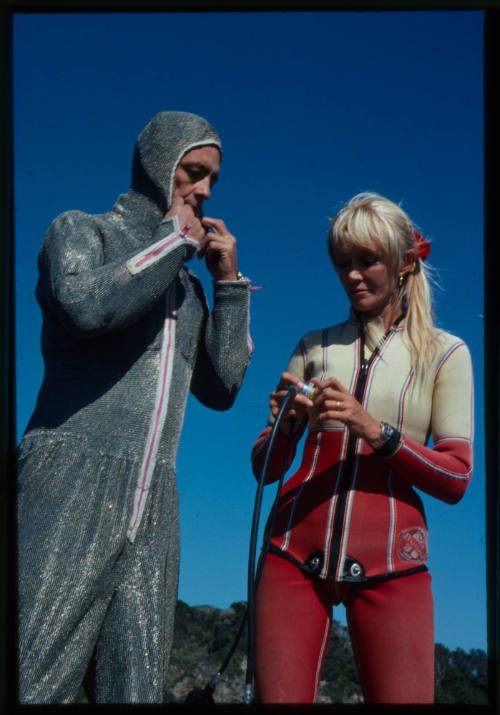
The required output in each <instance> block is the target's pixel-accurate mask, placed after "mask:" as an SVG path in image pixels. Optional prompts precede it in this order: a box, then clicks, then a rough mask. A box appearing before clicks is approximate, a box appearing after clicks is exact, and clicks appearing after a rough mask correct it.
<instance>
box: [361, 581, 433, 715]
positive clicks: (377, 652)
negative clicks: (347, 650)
mask: <svg viewBox="0 0 500 715" xmlns="http://www.w3.org/2000/svg"><path fill="white" fill-rule="evenodd" d="M433 610H434V609H433V598H432V591H431V577H430V574H429V573H428V572H426V571H423V572H418V573H416V574H412V575H410V576H402V577H400V578H395V579H391V580H389V581H385V582H382V583H380V584H378V585H377V586H376V587H373V588H364V589H356V590H354V589H353V591H352V595H351V598H350V599H349V601H348V603H347V622H348V625H349V633H350V636H351V643H352V647H353V651H354V657H355V660H356V666H357V669H358V675H359V679H360V683H361V687H362V690H363V695H364V698H365V702H370V703H432V702H433V699H434V616H433Z"/></svg>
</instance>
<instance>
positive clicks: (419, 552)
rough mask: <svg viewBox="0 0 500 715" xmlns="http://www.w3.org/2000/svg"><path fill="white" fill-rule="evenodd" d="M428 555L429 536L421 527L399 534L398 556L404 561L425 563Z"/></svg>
mask: <svg viewBox="0 0 500 715" xmlns="http://www.w3.org/2000/svg"><path fill="white" fill-rule="evenodd" d="M427 555H428V551H427V534H426V533H425V531H424V530H423V529H422V528H421V527H420V526H416V527H413V528H411V529H405V530H404V531H401V532H400V533H399V536H398V556H399V558H400V559H401V560H402V561H425V559H426V558H427Z"/></svg>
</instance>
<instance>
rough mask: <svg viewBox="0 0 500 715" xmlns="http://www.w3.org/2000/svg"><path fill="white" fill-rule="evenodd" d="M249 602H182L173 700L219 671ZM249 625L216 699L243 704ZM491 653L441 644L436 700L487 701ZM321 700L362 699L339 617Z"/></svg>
mask: <svg viewBox="0 0 500 715" xmlns="http://www.w3.org/2000/svg"><path fill="white" fill-rule="evenodd" d="M245 608H246V604H245V603H244V602H240V603H233V604H232V605H231V607H230V608H226V609H224V610H220V609H218V608H214V607H213V606H193V607H191V606H188V605H187V604H186V603H184V602H183V601H178V602H177V609H176V622H175V634H174V645H173V649H172V655H171V658H170V668H169V677H168V683H167V691H168V694H167V699H168V700H169V701H170V702H183V701H184V700H185V698H186V696H187V695H188V693H190V692H191V691H192V690H194V689H195V688H204V687H205V686H206V685H207V683H208V682H209V681H210V680H211V678H212V677H213V676H214V675H215V673H217V672H218V670H219V668H220V667H221V665H222V663H223V661H224V659H225V657H226V655H227V654H228V652H229V649H230V648H231V645H232V644H233V640H234V638H235V636H236V633H237V631H238V627H239V625H240V623H241V621H242V619H243V617H244V614H245ZM246 649H247V638H246V629H245V631H244V634H243V636H242V638H241V640H240V642H239V644H238V647H237V649H236V651H235V653H234V655H233V658H232V659H231V662H230V663H229V666H228V668H227V670H226V671H225V673H224V676H223V677H222V678H221V680H220V681H219V682H218V684H217V687H216V689H215V693H214V695H213V697H214V700H215V702H216V703H238V702H241V700H242V697H243V690H244V682H245V674H246ZM486 689H487V657H486V653H485V652H484V651H482V650H480V649H472V650H470V651H469V652H466V651H464V650H462V649H461V648H457V649H456V650H454V651H450V650H448V648H445V646H443V645H441V643H437V644H436V703H449V704H458V703H460V704H462V703H463V704H477V705H482V704H487V703H488V699H487V692H486ZM317 701H318V703H356V702H362V696H361V689H360V687H359V683H358V678H357V674H356V668H355V666H354V661H353V657H352V650H351V644H350V641H349V636H348V634H347V630H346V628H344V627H343V626H341V625H340V623H338V622H337V621H335V620H334V621H333V624H332V632H331V635H330V642H329V644H328V649H327V653H326V658H325V665H324V668H323V673H322V675H321V683H320V688H319V692H318V700H317Z"/></svg>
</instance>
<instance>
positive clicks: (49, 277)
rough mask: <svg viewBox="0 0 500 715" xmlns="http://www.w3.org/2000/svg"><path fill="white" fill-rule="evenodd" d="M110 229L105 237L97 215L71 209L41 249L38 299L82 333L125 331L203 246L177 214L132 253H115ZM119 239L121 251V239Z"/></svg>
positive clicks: (75, 333)
mask: <svg viewBox="0 0 500 715" xmlns="http://www.w3.org/2000/svg"><path fill="white" fill-rule="evenodd" d="M116 222H117V223H118V219H117V220H116ZM117 228H118V229H119V228H121V227H120V226H117ZM106 229H107V230H106V233H107V235H106V240H104V239H103V235H102V227H101V226H100V224H99V222H98V221H96V220H95V219H94V217H92V216H89V215H88V214H85V213H83V212H80V211H69V212H66V213H64V214H61V215H60V216H59V217H57V218H56V219H55V221H54V222H53V223H52V225H51V226H50V228H49V230H48V232H47V236H46V238H45V241H44V244H43V246H42V249H41V251H40V256H39V269H40V281H39V284H38V287H37V296H38V299H39V301H40V303H41V304H42V305H44V304H45V306H46V307H47V308H49V309H51V310H52V311H55V312H56V314H57V316H58V320H59V321H60V322H61V324H62V325H63V326H64V327H65V328H66V329H67V330H68V332H69V333H70V334H71V335H73V337H76V338H87V337H94V336H96V335H100V334H103V333H106V332H113V331H117V330H121V329H122V328H124V327H127V326H128V325H131V324H132V323H135V322H136V321H137V320H139V319H140V318H141V317H142V316H143V315H145V314H146V313H147V312H148V311H149V310H150V309H151V307H152V306H153V305H154V304H155V303H156V302H157V301H158V300H159V299H160V297H161V296H162V295H164V293H165V291H166V290H167V289H168V288H169V286H170V285H171V283H172V281H173V280H174V279H175V277H176V276H177V274H178V272H179V269H180V267H181V265H182V263H183V262H184V261H185V260H186V259H187V258H190V257H191V256H192V255H193V252H194V250H195V248H196V246H197V243H196V241H195V240H194V239H191V238H189V237H187V236H186V235H185V234H184V233H183V232H182V231H180V230H179V222H178V219H177V216H173V217H171V218H169V219H168V220H166V221H162V222H161V223H160V224H159V225H158V228H157V229H156V231H155V232H154V233H153V235H152V236H151V240H150V243H149V245H147V246H146V247H145V248H144V246H143V245H141V244H139V245H138V246H137V248H136V249H135V250H133V251H130V247H129V248H128V253H126V254H125V255H123V256H121V257H118V258H114V255H113V247H114V242H113V240H110V233H109V227H106ZM117 233H118V232H117ZM116 244H117V246H116V248H115V251H116V249H118V251H116V252H117V253H118V255H120V253H119V249H120V248H121V247H120V245H119V241H118V240H117V241H116ZM110 253H111V255H110Z"/></svg>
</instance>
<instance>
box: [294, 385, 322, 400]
mask: <svg viewBox="0 0 500 715" xmlns="http://www.w3.org/2000/svg"><path fill="white" fill-rule="evenodd" d="M288 389H289V390H295V392H297V393H299V394H301V395H305V396H306V397H307V398H309V400H311V401H312V402H314V400H315V399H316V396H317V390H316V385H313V384H312V382H304V383H303V387H301V388H300V387H296V386H295V385H288Z"/></svg>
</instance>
